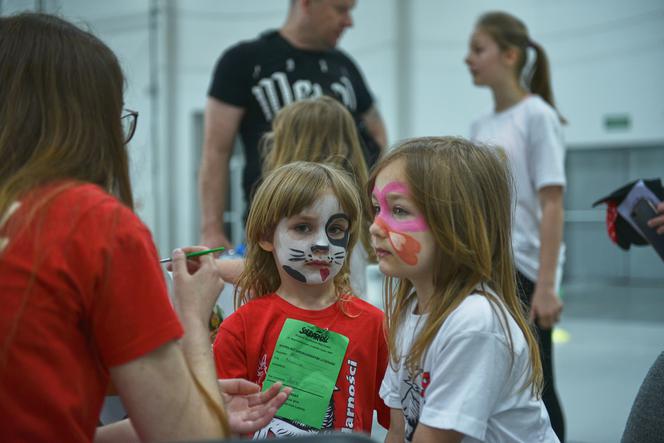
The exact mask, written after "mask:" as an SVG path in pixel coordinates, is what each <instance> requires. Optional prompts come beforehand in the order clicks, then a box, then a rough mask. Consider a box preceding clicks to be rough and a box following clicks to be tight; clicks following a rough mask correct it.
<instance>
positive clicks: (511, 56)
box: [503, 46, 519, 66]
mask: <svg viewBox="0 0 664 443" xmlns="http://www.w3.org/2000/svg"><path fill="white" fill-rule="evenodd" d="M503 60H505V62H506V63H507V64H508V66H515V65H516V63H517V62H518V60H519V50H518V49H517V48H515V47H513V46H511V47H509V48H507V49H506V50H504V51H503Z"/></svg>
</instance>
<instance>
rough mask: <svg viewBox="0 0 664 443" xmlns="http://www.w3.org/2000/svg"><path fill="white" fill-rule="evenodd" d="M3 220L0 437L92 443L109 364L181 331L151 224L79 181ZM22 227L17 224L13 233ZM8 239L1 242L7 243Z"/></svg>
mask: <svg viewBox="0 0 664 443" xmlns="http://www.w3.org/2000/svg"><path fill="white" fill-rule="evenodd" d="M54 188H55V187H54V186H47V187H45V188H42V189H38V190H35V191H34V192H32V193H30V194H29V195H28V196H26V198H24V199H23V200H22V201H21V206H20V207H19V209H18V210H17V212H15V213H14V214H13V215H12V216H11V217H10V219H9V221H8V222H7V223H6V224H5V226H2V227H0V237H4V238H7V235H8V234H9V233H14V237H13V238H10V241H9V243H8V245H7V246H6V248H5V249H4V250H2V251H0V294H2V297H1V300H2V308H0V340H2V342H1V344H0V423H1V424H0V436H1V438H2V440H3V441H7V442H13V441H26V442H27V441H29V442H36V441H49V442H53V441H61V442H85V441H92V439H93V436H94V432H95V427H96V426H97V423H98V420H99V412H100V410H101V406H102V402H103V399H104V395H105V393H106V389H107V387H108V381H109V374H108V368H110V367H113V366H116V365H120V364H123V363H127V362H129V361H131V360H134V359H136V358H138V357H141V356H143V355H145V354H147V353H149V352H150V351H152V350H154V349H156V348H157V347H159V346H161V345H162V344H165V343H166V342H168V341H171V340H174V339H177V338H179V337H180V336H181V335H182V327H181V326H180V323H179V321H178V319H177V316H176V315H175V312H174V311H173V309H172V307H171V305H170V302H169V299H168V293H167V290H166V286H165V282H164V278H163V274H162V271H161V269H160V268H159V264H158V258H157V253H156V249H155V246H154V243H153V241H152V237H151V235H150V232H149V231H148V229H147V228H146V227H145V226H144V225H143V223H141V221H140V220H139V219H138V218H137V217H136V215H135V214H134V213H133V212H132V211H131V210H129V208H127V207H126V206H124V205H123V204H122V203H120V202H119V201H118V200H116V199H115V198H113V197H111V196H110V195H108V194H107V193H105V192H104V191H103V190H101V189H100V188H99V187H97V186H94V185H89V184H74V186H73V187H69V188H67V189H66V190H64V191H62V192H60V193H57V194H56V196H55V197H54V198H53V199H51V200H50V201H49V202H48V203H47V204H46V205H42V206H41V207H39V206H37V211H36V213H35V214H34V215H33V218H32V219H31V222H30V223H28V224H26V217H29V216H30V213H31V212H32V211H31V210H32V209H34V208H33V205H34V204H35V201H36V199H39V198H40V197H42V196H43V195H46V194H47V193H52V192H53V189H54ZM15 227H18V231H16V229H15ZM1 244H2V243H0V245H1Z"/></svg>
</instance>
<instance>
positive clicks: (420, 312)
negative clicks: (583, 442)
mask: <svg viewBox="0 0 664 443" xmlns="http://www.w3.org/2000/svg"><path fill="white" fill-rule="evenodd" d="M510 189H511V177H510V174H509V171H508V167H507V166H506V165H505V164H504V162H503V161H502V160H501V159H500V158H499V157H498V156H497V155H496V154H495V152H494V151H492V150H490V149H489V148H483V147H480V146H476V145H473V144H472V143H470V142H467V141H466V140H462V139H457V138H452V137H431V138H421V139H412V140H407V141H405V142H403V143H402V144H400V145H399V146H397V147H395V148H393V149H392V150H391V151H390V152H389V153H388V154H387V155H386V156H385V157H383V158H382V159H381V160H380V161H379V162H378V164H377V165H376V167H375V169H374V170H373V173H372V175H371V177H370V179H369V183H368V187H367V191H368V193H369V194H370V195H371V199H372V202H373V204H372V206H373V212H374V221H373V224H372V225H371V227H370V233H371V238H372V243H373V245H374V248H375V251H376V256H377V257H378V265H379V267H380V270H381V271H382V272H383V273H384V274H386V276H387V277H388V278H387V281H386V283H385V285H384V288H385V303H384V305H385V307H386V315H387V329H388V344H389V348H390V356H391V358H392V364H391V365H389V366H388V369H387V372H386V374H385V377H384V379H383V383H382V386H381V389H380V395H381V397H382V398H383V399H384V400H385V403H386V404H387V405H388V406H389V407H390V408H391V427H390V429H389V431H388V434H387V437H386V439H385V441H388V442H397V441H399V442H403V441H406V442H410V441H418V442H442V441H445V442H465V441H471V440H472V441H486V442H496V443H497V442H504V441H514V442H524V443H525V442H532V441H546V442H557V441H558V439H557V438H556V435H555V434H554V432H553V429H552V428H551V424H550V421H549V417H548V415H547V412H546V409H545V408H544V403H543V402H542V399H541V398H540V396H539V395H540V392H541V386H542V366H541V364H540V359H539V352H538V347H537V342H536V339H535V336H534V335H533V333H532V331H531V329H530V326H529V324H528V323H527V320H526V318H525V316H524V313H523V311H522V306H521V303H520V301H519V299H518V297H517V294H516V288H515V273H514V265H513V263H512V249H511V239H510V234H511V205H510V201H511V200H510Z"/></svg>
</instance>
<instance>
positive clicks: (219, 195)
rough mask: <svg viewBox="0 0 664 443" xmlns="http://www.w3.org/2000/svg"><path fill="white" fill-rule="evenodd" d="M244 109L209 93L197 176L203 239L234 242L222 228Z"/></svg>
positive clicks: (210, 243)
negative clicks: (234, 148) (232, 164)
mask: <svg viewBox="0 0 664 443" xmlns="http://www.w3.org/2000/svg"><path fill="white" fill-rule="evenodd" d="M243 116H244V109H243V108H238V107H237V106H233V105H229V104H227V103H224V102H221V101H219V100H217V99H215V98H212V97H209V98H208V100H207V103H206V105H205V123H204V126H205V129H204V139H203V155H202V158H201V167H200V171H199V177H198V187H199V198H200V204H201V243H202V244H204V245H206V246H209V247H216V246H224V247H226V248H230V247H231V246H232V245H231V243H230V241H229V240H228V239H227V238H226V235H225V234H224V231H223V224H224V209H225V206H226V191H227V189H228V179H229V162H230V157H231V154H232V152H233V143H234V141H235V136H236V134H237V131H238V128H239V127H240V121H241V120H242V117H243Z"/></svg>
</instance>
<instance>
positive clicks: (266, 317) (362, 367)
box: [214, 294, 389, 437]
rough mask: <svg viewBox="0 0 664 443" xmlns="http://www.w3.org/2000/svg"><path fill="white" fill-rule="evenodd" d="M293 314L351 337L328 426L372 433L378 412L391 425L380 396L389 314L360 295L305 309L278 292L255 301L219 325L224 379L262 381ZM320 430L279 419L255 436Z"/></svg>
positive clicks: (219, 358)
mask: <svg viewBox="0 0 664 443" xmlns="http://www.w3.org/2000/svg"><path fill="white" fill-rule="evenodd" d="M340 303H345V306H344V309H345V311H346V313H347V315H346V314H344V313H343V312H341V310H340V306H339V305H340ZM288 318H293V319H296V320H301V321H305V322H308V323H311V324H313V325H316V326H318V327H319V328H327V329H329V330H330V331H334V332H337V333H339V334H343V335H345V336H346V337H348V339H349V343H348V348H347V350H346V355H345V356H344V360H343V363H342V365H341V371H340V372H339V377H338V378H337V382H336V386H335V389H334V393H333V394H332V398H331V399H330V407H329V409H328V412H327V414H326V416H325V418H324V420H323V427H322V430H331V429H334V430H337V431H342V432H365V433H370V432H371V425H372V422H373V411H374V410H377V411H378V420H379V422H380V424H381V425H382V426H384V427H386V428H389V409H388V408H387V406H385V403H383V400H382V399H381V398H380V397H379V395H378V390H379V388H380V384H381V382H382V381H383V376H384V375H385V369H386V368H387V361H388V351H387V344H386V342H385V335H384V333H383V312H382V311H381V310H380V309H378V308H376V307H374V306H372V305H370V304H369V303H367V302H365V301H363V300H360V299H358V298H356V297H351V298H350V300H349V301H347V302H337V303H335V304H334V305H332V306H330V307H328V308H326V309H323V310H320V311H310V310H306V309H300V308H298V307H296V306H293V305H292V304H290V303H288V302H287V301H286V300H284V299H283V298H281V297H279V296H278V295H276V294H270V295H266V296H264V297H259V298H257V299H254V300H252V301H250V302H249V303H247V304H246V305H244V306H242V307H241V308H240V309H238V310H237V311H236V312H235V313H233V314H232V315H230V316H229V317H228V318H227V319H226V320H224V321H223V323H222V324H221V326H220V328H219V333H218V334H217V338H216V339H215V342H214V358H215V362H216V365H217V374H218V375H219V378H245V379H247V380H250V381H252V382H254V383H257V384H259V385H262V383H263V381H264V380H265V375H266V374H267V369H268V367H269V365H270V360H271V359H272V353H273V351H274V348H275V346H276V342H277V339H278V338H279V333H280V332H281V328H282V326H283V324H284V322H285V321H286V319H288ZM316 432H319V431H318V430H316V429H312V428H309V427H307V426H306V425H303V424H302V423H293V422H289V421H286V420H284V419H280V418H276V417H275V418H274V419H273V420H272V422H271V423H270V424H269V425H268V426H267V427H266V428H264V429H262V430H261V431H259V432H257V433H256V434H255V437H267V436H272V435H274V436H279V437H282V436H287V435H294V434H302V433H316Z"/></svg>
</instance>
